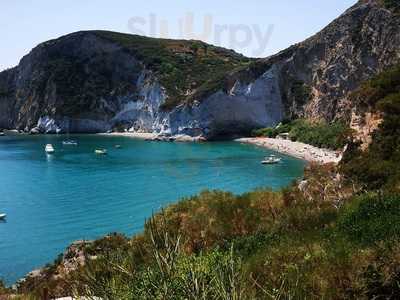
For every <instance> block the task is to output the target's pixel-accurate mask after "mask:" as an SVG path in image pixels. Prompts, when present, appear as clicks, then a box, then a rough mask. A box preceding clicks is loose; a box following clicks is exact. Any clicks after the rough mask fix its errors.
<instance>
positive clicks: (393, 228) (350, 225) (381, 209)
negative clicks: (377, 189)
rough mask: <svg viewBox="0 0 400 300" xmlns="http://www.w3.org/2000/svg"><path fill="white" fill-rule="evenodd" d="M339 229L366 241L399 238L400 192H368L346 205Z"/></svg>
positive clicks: (354, 237) (354, 239)
mask: <svg viewBox="0 0 400 300" xmlns="http://www.w3.org/2000/svg"><path fill="white" fill-rule="evenodd" d="M339 229H340V230H341V231H342V232H344V233H345V234H346V235H347V236H348V237H349V238H350V239H351V240H353V241H357V242H359V243H363V244H371V243H377V242H380V241H389V240H392V239H397V238H398V237H399V236H400V195H376V194H366V195H363V196H360V197H358V198H355V199H354V201H352V202H351V203H350V204H349V205H348V206H346V207H345V208H344V210H343V212H342V214H341V217H340V219H339Z"/></svg>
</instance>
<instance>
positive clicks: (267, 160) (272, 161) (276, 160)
mask: <svg viewBox="0 0 400 300" xmlns="http://www.w3.org/2000/svg"><path fill="white" fill-rule="evenodd" d="M281 161H282V159H281V158H279V157H276V156H275V155H270V156H268V157H265V158H264V160H263V161H262V162H261V163H262V164H263V165H273V164H278V163H280V162H281Z"/></svg>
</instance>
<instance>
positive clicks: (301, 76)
mask: <svg viewBox="0 0 400 300" xmlns="http://www.w3.org/2000/svg"><path fill="white" fill-rule="evenodd" d="M384 2H385V1H380V0H363V1H359V2H358V3H357V4H356V5H354V6H353V7H351V8H350V9H348V10H347V11H346V12H345V13H344V14H343V15H341V16H340V17H339V18H338V19H336V20H335V21H333V22H332V23H331V24H330V25H328V26H327V27H326V28H325V29H323V30H322V31H321V32H319V33H318V34H316V35H315V36H313V37H311V38H309V39H307V40H306V41H304V42H302V43H299V44H297V45H294V46H292V47H290V48H289V49H287V50H285V51H282V52H281V53H279V54H277V55H275V56H272V57H269V58H266V59H262V60H260V61H258V62H257V63H256V64H258V69H261V70H265V69H268V68H270V67H271V66H273V67H274V68H276V69H277V70H278V72H277V73H278V74H279V81H280V87H281V95H282V102H283V103H284V107H285V113H286V115H287V116H288V117H292V118H293V117H306V118H314V119H325V120H328V121H330V120H333V119H336V118H341V117H345V118H346V119H347V120H348V119H349V118H350V115H351V109H352V103H351V101H350V99H349V97H348V96H349V92H351V91H353V90H354V89H356V88H357V87H358V86H359V85H360V83H361V82H363V81H365V80H367V79H369V78H371V77H372V76H373V75H376V74H377V73H379V72H381V71H382V70H384V69H386V68H387V67H389V66H391V65H394V64H395V63H398V62H399V61H400V16H399V14H398V13H397V10H395V9H390V6H389V5H387V6H385V5H384ZM251 73H252V70H247V73H246V72H244V74H245V76H249V74H251ZM253 73H254V71H253ZM242 76H243V75H242Z"/></svg>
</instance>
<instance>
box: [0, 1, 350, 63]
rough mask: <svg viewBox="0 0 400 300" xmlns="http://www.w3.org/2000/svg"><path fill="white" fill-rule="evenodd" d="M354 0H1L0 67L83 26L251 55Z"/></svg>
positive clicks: (311, 28)
mask: <svg viewBox="0 0 400 300" xmlns="http://www.w3.org/2000/svg"><path fill="white" fill-rule="evenodd" d="M356 2H357V1H356V0H335V1H321V0H298V1H294V0H246V1H237V0H236V1H235V0H229V1H228V0H201V1H194V0H141V1H136V0H68V1H65V0H58V1H55V0H0V41H1V46H0V70H3V69H6V68H10V67H13V66H15V65H17V64H18V62H19V60H20V59H21V58H22V57H23V56H24V55H26V54H28V53H29V51H30V50H31V49H32V48H33V47H35V46H37V45H38V44H39V43H41V42H44V41H47V40H49V39H53V38H57V37H59V36H62V35H65V34H68V33H71V32H75V31H80V30H94V29H103V30H112V31H119V32H125V33H134V34H142V35H148V36H154V37H166V38H184V39H201V40H204V41H206V42H209V43H211V44H215V45H218V46H223V47H226V48H229V49H234V50H236V51H237V52H240V53H243V54H244V55H246V56H250V57H266V56H268V55H272V54H275V53H277V52H278V51H280V50H283V49H285V48H287V47H289V46H290V45H292V44H295V43H298V42H301V41H303V40H304V39H306V38H308V37H310V36H311V35H313V34H315V33H317V32H318V31H319V30H321V29H322V28H324V27H325V26H326V25H328V24H329V22H331V21H332V20H334V19H335V18H337V17H338V16H339V15H340V14H342V13H343V12H344V11H345V10H346V9H347V8H349V7H351V6H352V5H354V4H355V3H356Z"/></svg>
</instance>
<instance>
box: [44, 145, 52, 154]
mask: <svg viewBox="0 0 400 300" xmlns="http://www.w3.org/2000/svg"><path fill="white" fill-rule="evenodd" d="M44 151H46V153H47V154H52V153H54V152H55V150H54V147H53V145H52V144H47V145H46V147H45V148H44Z"/></svg>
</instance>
